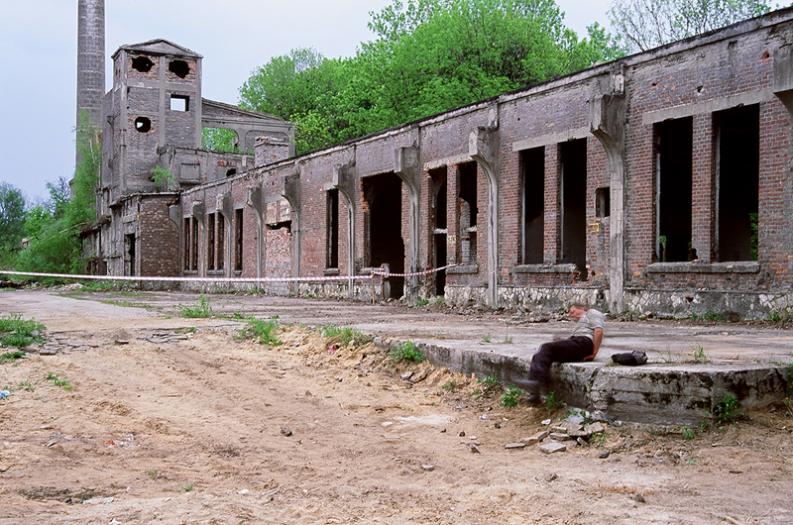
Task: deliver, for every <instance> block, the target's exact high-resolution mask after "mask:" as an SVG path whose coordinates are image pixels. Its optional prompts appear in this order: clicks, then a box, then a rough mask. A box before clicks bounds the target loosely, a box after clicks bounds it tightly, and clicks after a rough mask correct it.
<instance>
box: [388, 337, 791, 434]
mask: <svg viewBox="0 0 793 525" xmlns="http://www.w3.org/2000/svg"><path fill="white" fill-rule="evenodd" d="M376 342H377V343H378V344H380V345H381V346H384V347H387V348H390V347H393V346H396V345H397V344H399V343H400V342H401V341H397V340H383V339H380V338H377V339H376ZM416 346H417V347H418V348H419V349H420V350H421V351H422V352H424V354H425V355H426V356H427V358H428V360H429V361H430V362H431V363H433V364H435V365H437V366H442V367H445V368H449V369H451V370H455V371H458V372H462V373H465V374H471V373H474V374H476V375H478V376H487V375H492V376H495V377H497V378H498V379H499V381H501V383H502V384H504V385H509V384H516V383H520V382H521V380H522V379H523V380H525V379H526V378H527V377H528V371H529V366H530V363H531V361H530V359H527V358H523V357H518V356H514V355H504V354H499V353H496V352H492V351H486V350H481V349H476V348H474V349H469V348H459V347H455V348H450V347H445V346H442V345H438V344H428V343H421V342H418V343H416ZM787 374H788V369H787V367H785V366H779V365H772V364H766V365H763V364H738V365H708V364H647V365H644V366H639V367H627V366H618V365H613V364H610V362H609V363H607V362H605V361H604V362H593V363H565V364H556V365H554V367H553V371H552V377H553V384H552V387H551V388H552V389H553V391H554V393H555V394H556V396H557V398H559V399H561V400H563V401H565V402H566V403H567V404H569V405H572V406H576V407H580V408H587V409H589V410H601V411H603V412H605V413H606V414H608V415H609V416H610V417H613V418H615V419H620V420H623V421H630V422H636V423H652V424H662V425H692V424H696V423H698V422H700V421H702V420H703V419H706V418H708V417H709V416H710V415H711V412H712V408H713V406H715V405H716V404H717V403H718V402H719V401H721V400H722V399H723V398H724V396H725V395H726V394H732V395H734V396H735V397H736V399H737V400H738V401H739V403H740V407H741V408H742V409H756V408H762V407H765V406H768V405H769V404H771V403H774V402H777V401H781V400H782V399H784V398H785V396H786V393H787V384H788V377H787Z"/></svg>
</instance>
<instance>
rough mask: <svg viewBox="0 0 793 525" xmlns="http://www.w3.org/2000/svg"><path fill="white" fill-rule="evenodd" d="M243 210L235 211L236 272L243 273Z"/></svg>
mask: <svg viewBox="0 0 793 525" xmlns="http://www.w3.org/2000/svg"><path fill="white" fill-rule="evenodd" d="M242 225H243V222H242V208H240V209H238V210H234V271H236V272H241V271H242V254H243V249H242V231H243V230H242V228H243V226H242Z"/></svg>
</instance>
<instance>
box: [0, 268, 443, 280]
mask: <svg viewBox="0 0 793 525" xmlns="http://www.w3.org/2000/svg"><path fill="white" fill-rule="evenodd" d="M453 266H458V265H457V264H450V265H447V266H443V267H441V268H433V269H432V270H426V271H423V272H413V273H387V272H378V271H373V272H372V273H371V274H370V275H338V276H336V275H334V276H322V277H259V278H256V277H136V276H132V275H79V274H68V273H39V272H14V271H5V270H0V275H15V276H18V277H51V278H54V279H73V280H78V281H80V280H84V281H127V282H130V281H132V282H167V283H253V284H256V283H301V282H303V283H310V282H323V281H324V282H333V281H336V282H344V281H371V280H372V279H374V277H375V276H376V275H377V276H382V277H414V276H418V275H429V274H432V273H436V272H441V271H443V270H445V269H447V268H451V267H453Z"/></svg>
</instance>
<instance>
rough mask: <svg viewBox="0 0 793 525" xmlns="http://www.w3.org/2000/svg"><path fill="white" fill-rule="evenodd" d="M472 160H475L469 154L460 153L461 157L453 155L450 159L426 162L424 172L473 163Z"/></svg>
mask: <svg viewBox="0 0 793 525" xmlns="http://www.w3.org/2000/svg"><path fill="white" fill-rule="evenodd" d="M471 160H473V159H472V158H471V155H470V154H469V153H460V154H459V155H452V156H450V157H444V158H441V159H435V160H431V161H428V162H425V163H424V171H430V170H434V169H437V168H442V167H444V166H456V165H457V164H463V163H466V162H471Z"/></svg>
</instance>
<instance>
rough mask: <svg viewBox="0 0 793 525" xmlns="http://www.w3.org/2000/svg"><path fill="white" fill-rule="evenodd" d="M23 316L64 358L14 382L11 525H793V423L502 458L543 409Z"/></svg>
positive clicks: (335, 365) (286, 345)
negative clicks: (35, 322) (45, 331)
mask: <svg viewBox="0 0 793 525" xmlns="http://www.w3.org/2000/svg"><path fill="white" fill-rule="evenodd" d="M30 296H33V297H35V298H36V299H35V301H37V302H36V303H35V306H31V305H32V304H33V303H29V302H27V301H34V299H28V297H30ZM6 297H8V296H6ZM14 297H15V305H16V306H17V307H18V308H19V309H20V310H24V311H26V312H28V313H30V312H37V315H35V317H37V318H38V319H40V320H41V321H43V322H44V323H45V324H47V325H48V327H49V329H50V331H51V334H50V336H51V337H52V338H53V339H57V340H58V341H60V343H59V344H61V345H62V347H63V348H66V349H67V350H66V351H62V352H60V353H59V354H58V355H55V356H38V355H32V356H30V357H28V358H26V359H23V360H21V361H18V362H15V363H13V364H4V365H0V387H3V388H5V387H8V388H9V389H10V390H11V391H12V395H11V397H10V398H9V399H6V400H3V401H0V436H1V437H0V524H26V523H35V524H39V523H53V524H60V523H75V524H76V523H79V524H94V523H96V524H105V525H108V524H117V525H121V524H144V523H169V524H170V523H173V524H181V523H191V524H192V523H224V524H225V523H233V524H240V523H268V524H277V523H285V524H286V523H289V524H295V523H300V524H303V523H308V524H315V523H316V524H330V523H381V524H403V523H416V524H418V523H438V524H469V523H470V524H496V523H498V524H513V523H514V524H533V523H537V524H539V523H542V524H590V523H595V524H599V523H608V524H650V523H652V524H661V523H663V524H667V523H679V524H710V523H731V524H736V523H738V524H750V523H752V524H755V523H764V524H789V523H793V454H791V452H793V445H792V443H793V440H792V439H791V438H792V436H791V433H792V432H793V417H791V416H790V415H789V414H787V413H786V412H785V411H784V409H783V408H777V409H776V410H773V411H770V412H764V413H756V414H750V415H749V417H748V418H747V419H746V420H744V421H742V422H739V423H737V424H733V425H729V426H727V427H725V428H722V429H714V430H711V431H709V432H706V433H703V434H701V435H698V437H697V438H696V439H694V440H692V441H685V440H683V439H682V438H681V437H680V436H679V435H675V434H663V433H660V432H658V431H654V430H653V429H648V428H638V427H632V426H627V425H626V426H622V427H619V428H617V427H610V428H609V429H608V431H607V433H606V439H605V440H604V441H603V442H602V443H601V442H593V443H592V444H590V445H587V446H581V447H570V450H568V451H567V452H564V453H560V454H555V455H552V456H548V455H544V454H542V453H541V452H540V451H539V450H538V449H537V448H536V447H527V448H525V449H521V450H505V449H504V445H505V444H507V443H511V442H514V441H518V440H520V438H523V437H525V436H528V435H531V434H533V433H535V432H537V431H538V430H540V429H541V428H543V427H542V425H541V423H540V421H541V420H542V419H544V418H546V417H548V412H547V410H546V409H545V408H544V407H527V406H521V407H518V408H515V409H504V408H502V407H501V406H500V405H499V403H498V397H497V396H489V397H487V396H486V397H484V398H481V397H476V396H474V395H472V392H473V391H474V390H476V389H477V388H478V386H477V385H476V383H475V382H474V381H472V380H470V379H468V378H463V377H461V376H458V375H453V374H451V373H449V372H447V371H444V370H435V369H432V368H431V367H429V365H427V364H422V365H410V366H401V365H400V366H397V365H395V364H394V363H393V362H392V361H391V360H389V359H388V358H387V356H386V355H385V354H384V353H383V352H382V351H381V350H379V349H377V348H376V347H374V346H372V345H364V346H358V347H344V348H336V347H335V346H333V345H332V344H330V345H329V341H327V340H325V339H324V338H322V337H321V336H320V335H318V334H317V333H316V332H313V331H310V330H308V329H304V328H295V327H284V328H282V330H281V333H280V334H279V337H280V338H281V340H282V342H283V344H282V345H280V346H277V347H267V346H262V345H260V344H258V343H256V342H253V341H236V340H235V338H234V333H235V331H236V330H237V326H236V325H234V323H230V322H228V321H205V320H185V319H178V318H173V317H171V318H168V317H165V316H163V315H162V314H161V313H157V312H150V311H146V310H143V309H139V308H124V307H120V306H113V305H108V304H101V303H97V302H93V301H74V300H68V299H62V298H56V297H53V296H51V295H46V294H38V295H36V294H24V295H15V296H14ZM22 303H25V304H22ZM7 304H8V303H6V305H7ZM76 305H78V306H76ZM6 308H8V306H6ZM2 313H5V312H2ZM191 327H196V330H195V331H194V330H192V329H191ZM122 328H123V330H121V329H122ZM69 341H76V343H75V344H74V345H73V346H70V345H68V344H67V343H68V342H69ZM117 341H121V342H128V344H118V343H117ZM406 369H416V371H417V372H418V374H419V376H422V375H424V374H425V373H426V378H425V379H424V380H422V381H420V382H418V383H416V384H413V383H410V382H408V381H403V380H402V379H401V378H400V373H401V372H403V371H405V370H406ZM50 373H52V374H56V375H57V376H58V377H59V378H61V379H68V381H69V382H70V384H71V385H72V386H73V389H72V390H71V391H67V390H65V389H64V388H62V387H59V386H56V385H54V384H53V382H52V381H50V380H47V379H46V377H47V375H48V374H50ZM449 381H454V382H455V383H456V384H457V385H459V388H457V389H456V391H453V392H450V391H448V390H447V389H444V388H443V385H445V384H448V382H449ZM555 416H556V417H557V418H561V417H564V411H561V412H558V413H557V414H555ZM462 432H464V433H465V435H464V436H461V435H460V434H461V433H462ZM286 434H291V435H286ZM472 442H476V443H478V444H479V445H478V449H479V452H480V453H472V452H471V447H470V444H471V443H472ZM604 451H609V452H610V455H609V457H608V458H607V459H600V458H599V456H600V455H601V453H602V452H604ZM429 465H432V469H431V470H430V469H429V467H428V466H429ZM424 467H426V469H425V468H424Z"/></svg>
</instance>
